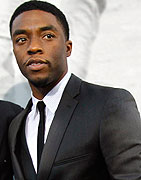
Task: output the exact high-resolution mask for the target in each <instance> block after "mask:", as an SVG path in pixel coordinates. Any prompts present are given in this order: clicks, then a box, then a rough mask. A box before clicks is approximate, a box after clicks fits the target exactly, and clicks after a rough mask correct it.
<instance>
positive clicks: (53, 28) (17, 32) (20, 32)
mask: <svg viewBox="0 0 141 180" xmlns="http://www.w3.org/2000/svg"><path fill="white" fill-rule="evenodd" d="M48 30H53V31H56V32H57V31H58V30H57V29H56V27H54V26H53V25H50V26H44V27H41V28H39V31H41V32H42V31H48ZM26 33H27V31H26V30H24V29H17V30H15V32H14V33H13V37H14V36H17V35H19V34H26Z"/></svg>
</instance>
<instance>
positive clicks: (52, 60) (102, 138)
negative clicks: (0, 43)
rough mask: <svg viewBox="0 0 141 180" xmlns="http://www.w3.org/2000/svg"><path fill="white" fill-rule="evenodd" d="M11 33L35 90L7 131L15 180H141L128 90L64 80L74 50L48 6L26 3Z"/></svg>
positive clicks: (138, 138) (58, 15) (140, 138)
mask: <svg viewBox="0 0 141 180" xmlns="http://www.w3.org/2000/svg"><path fill="white" fill-rule="evenodd" d="M76 28H77V27H76ZM10 32H11V38H12V41H13V49H14V54H15V57H16V60H17V63H18V65H19V68H20V70H21V72H22V74H23V75H24V76H25V77H26V78H27V79H28V82H29V84H30V86H31V89H32V99H31V100H30V101H29V103H28V105H27V107H26V109H25V110H24V111H22V113H20V114H19V115H18V116H17V117H16V118H15V119H14V120H13V121H12V124H11V125H10V129H9V142H10V150H11V156H12V162H13V168H14V173H15V179H17V180H25V179H28V180H29V179H30V180H34V179H37V180H47V179H49V180H54V179H59V180H84V179H85V180H86V179H87V180H109V179H116V180H123V179H124V180H127V179H128V180H139V179H141V155H140V154H141V121H140V117H139V113H138V110H137V107H136V103H135V101H134V99H133V97H132V96H131V95H130V93H128V92H127V91H125V90H122V89H115V88H109V87H102V86H98V85H92V84H89V83H87V82H84V81H82V80H81V79H79V78H78V77H76V76H75V75H73V74H72V75H70V74H69V72H68V66H67V57H68V56H70V54H71V50H72V42H71V41H70V40H69V27H68V23H67V21H66V19H65V16H64V15H63V13H62V12H61V11H60V10H59V9H57V8H56V7H55V6H53V5H51V4H49V3H47V2H42V1H29V2H25V3H23V4H22V5H20V6H19V7H18V8H17V9H16V10H15V12H14V14H13V15H12V17H11V21H10ZM78 36H79V34H78ZM86 62H87V60H86ZM86 65H87V63H86ZM43 102H44V103H43ZM41 105H42V110H41ZM43 109H44V110H45V112H44V110H43ZM39 113H40V116H39ZM39 119H40V120H39ZM44 121H45V122H44ZM44 123H45V124H44ZM40 130H41V131H40ZM43 144H44V145H43Z"/></svg>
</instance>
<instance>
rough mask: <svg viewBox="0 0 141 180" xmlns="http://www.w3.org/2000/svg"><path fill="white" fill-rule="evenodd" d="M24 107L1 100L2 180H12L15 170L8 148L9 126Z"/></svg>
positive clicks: (0, 169) (0, 163)
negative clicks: (13, 169)
mask: <svg viewBox="0 0 141 180" xmlns="http://www.w3.org/2000/svg"><path fill="white" fill-rule="evenodd" d="M21 110H22V108H21V107H20V106H18V105H16V104H13V103H11V102H7V101H0V180H12V179H13V171H12V166H11V158H10V153H9V148H8V128H9V124H10V123H11V121H12V119H13V118H14V117H15V116H16V115H17V114H18V113H20V112H21Z"/></svg>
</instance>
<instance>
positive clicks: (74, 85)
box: [37, 75, 81, 180]
mask: <svg viewBox="0 0 141 180" xmlns="http://www.w3.org/2000/svg"><path fill="white" fill-rule="evenodd" d="M80 85H81V80H80V79H78V78H77V77H75V76H74V75H72V77H71V79H70V81H69V82H68V84H67V87H66V88H65V91H64V93H63V96H62V99H61V102H60V104H59V107H58V109H57V111H56V114H55V117H54V119H53V122H52V125H51V127H50V131H49V134H48V138H47V141H46V144H45V146H44V149H43V153H42V157H41V161H40V166H39V172H38V177H37V180H46V179H48V178H49V175H50V172H51V169H52V166H53V163H54V160H55V157H56V155H57V152H58V149H59V146H60V144H61V141H62V139H63V137H64V134H65V131H66V129H67V126H68V124H69V122H70V119H71V116H72V114H73V112H74V110H75V108H76V106H77V104H78V101H77V100H76V99H75V98H74V97H75V96H77V95H78V94H79V89H80Z"/></svg>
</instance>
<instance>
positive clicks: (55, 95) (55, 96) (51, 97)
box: [31, 72, 71, 113]
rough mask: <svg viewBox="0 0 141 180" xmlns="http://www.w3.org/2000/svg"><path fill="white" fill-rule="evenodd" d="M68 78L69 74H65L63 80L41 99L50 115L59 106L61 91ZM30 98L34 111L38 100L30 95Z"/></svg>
mask: <svg viewBox="0 0 141 180" xmlns="http://www.w3.org/2000/svg"><path fill="white" fill-rule="evenodd" d="M70 76H71V73H70V72H67V74H66V75H65V76H64V77H63V79H62V80H61V81H60V82H59V83H58V84H57V85H56V86H55V87H54V88H53V89H52V90H51V91H49V92H48V94H47V95H46V96H45V97H44V98H43V99H42V101H44V103H45V105H46V107H47V108H48V109H49V110H50V111H51V112H52V113H55V111H56V109H57V107H58V105H59V102H60V100H61V97H62V94H63V91H64V89H65V87H66V85H67V83H68V81H69V79H70ZM31 97H32V102H33V106H32V110H33V109H36V105H37V103H38V101H39V100H38V99H37V98H35V97H34V96H33V94H31Z"/></svg>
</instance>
